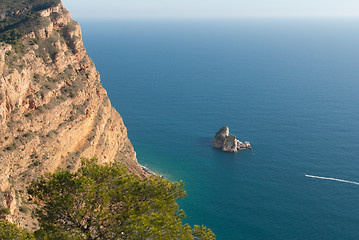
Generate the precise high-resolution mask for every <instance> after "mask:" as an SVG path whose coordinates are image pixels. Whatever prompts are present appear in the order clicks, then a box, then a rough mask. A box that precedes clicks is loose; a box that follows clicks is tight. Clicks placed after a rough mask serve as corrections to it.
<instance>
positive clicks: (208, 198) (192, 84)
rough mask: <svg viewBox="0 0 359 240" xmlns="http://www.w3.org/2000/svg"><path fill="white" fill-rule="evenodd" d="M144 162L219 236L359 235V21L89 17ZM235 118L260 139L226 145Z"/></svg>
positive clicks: (94, 48)
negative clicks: (173, 184) (222, 137)
mask: <svg viewBox="0 0 359 240" xmlns="http://www.w3.org/2000/svg"><path fill="white" fill-rule="evenodd" d="M79 23H80V25H81V26H82V32H83V38H84V42H85V47H86V49H87V52H88V54H89V55H90V57H91V58H92V59H93V61H94V62H95V65H96V67H97V69H98V71H99V72H100V74H101V81H102V85H103V86H104V88H105V89H106V90H107V91H108V95H109V98H110V100H111V102H112V105H113V106H114V107H115V109H116V110H117V111H118V112H119V113H120V114H121V116H122V117H123V119H124V122H125V125H126V127H127V129H128V135H129V138H130V140H131V142H132V143H133V145H134V148H135V150H136V152H137V157H138V161H139V163H140V164H142V165H144V166H146V167H148V168H149V169H151V170H153V171H155V172H156V173H158V174H161V175H163V176H165V177H166V178H168V179H170V180H173V181H181V180H182V181H183V182H184V184H185V190H186V192H187V194H188V197H186V198H184V199H181V200H179V201H178V203H179V205H180V208H181V209H183V210H184V211H185V213H186V214H187V217H186V218H185V219H184V220H183V221H184V223H188V224H190V225H191V226H193V225H205V226H207V227H209V228H210V229H211V230H212V231H213V232H214V233H215V234H216V236H217V239H219V240H237V239H238V240H242V239H243V240H261V239H263V240H264V239H265V240H276V239H278V240H288V239H298V240H306V239H308V240H352V239H353V240H357V239H359V185H358V183H359V31H358V29H359V19H354V18H353V19H350V18H347V19H340V18H337V19H227V20H214V19H208V20H205V19H202V20H198V19H197V20H196V19H194V20H140V19H138V20H116V21H79ZM222 126H228V127H229V128H230V131H231V133H232V134H234V135H236V136H237V138H238V139H239V140H241V141H250V143H251V144H252V146H253V150H252V151H250V150H243V151H240V152H238V153H227V152H222V151H220V150H218V149H213V148H212V147H211V144H212V140H213V137H214V134H215V133H216V132H217V131H218V130H219V129H220V128H221V127H222Z"/></svg>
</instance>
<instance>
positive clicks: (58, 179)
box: [28, 159, 215, 240]
mask: <svg viewBox="0 0 359 240" xmlns="http://www.w3.org/2000/svg"><path fill="white" fill-rule="evenodd" d="M28 193H29V194H30V195H31V196H32V197H33V198H34V200H35V202H37V203H38V204H39V206H41V207H39V208H38V209H37V210H36V216H37V218H38V220H39V222H40V226H41V229H40V230H39V231H37V232H36V236H42V237H43V238H41V239H123V240H127V239H133V240H137V239H165V240H170V239H181V240H186V239H199V240H200V239H202V240H207V239H208V240H212V239H215V237H214V234H213V233H212V232H211V231H210V230H209V229H207V228H205V227H199V226H195V227H194V229H191V227H190V226H188V225H187V224H186V225H183V224H182V221H181V220H182V219H183V218H184V217H185V214H184V212H183V210H180V209H179V206H178V204H177V203H176V200H178V199H180V198H183V197H185V196H186V193H185V191H184V189H183V183H182V182H179V183H177V182H170V181H168V180H166V179H162V178H160V177H158V176H151V177H148V178H145V179H142V178H140V177H139V176H136V175H133V174H130V173H128V172H127V170H126V168H125V167H124V166H123V165H121V164H119V163H118V162H115V163H112V164H105V165H98V164H97V161H96V159H91V160H88V159H83V161H82V166H81V168H80V169H79V170H78V171H77V172H75V173H70V172H69V171H65V170H59V171H57V172H55V173H54V174H47V175H45V176H44V177H41V178H40V179H38V180H37V181H35V182H33V183H32V184H31V186H30V187H29V190H28ZM60 235H61V236H60ZM44 236H45V237H44ZM53 236H57V237H56V238H53ZM46 237H47V238H46ZM39 239H40V238H39Z"/></svg>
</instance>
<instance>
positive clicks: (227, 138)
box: [212, 126, 252, 152]
mask: <svg viewBox="0 0 359 240" xmlns="http://www.w3.org/2000/svg"><path fill="white" fill-rule="evenodd" d="M212 147H213V148H221V149H222V151H224V152H237V151H238V150H243V149H250V150H252V147H251V144H250V143H249V142H244V143H243V142H241V141H239V140H238V139H237V138H236V136H234V135H229V128H228V127H227V126H224V127H222V128H221V129H219V131H218V132H217V133H216V134H215V135H214V139H213V144H212Z"/></svg>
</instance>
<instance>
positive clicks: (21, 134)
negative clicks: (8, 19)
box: [0, 1, 144, 229]
mask: <svg viewBox="0 0 359 240" xmlns="http://www.w3.org/2000/svg"><path fill="white" fill-rule="evenodd" d="M15 2H16V1H15ZM22 12H23V11H22ZM20 13H21V11H20ZM12 14H14V13H12ZM15 14H16V12H15ZM3 15H4V14H3ZM4 16H5V15H4ZM30 18H32V21H35V20H36V21H38V22H39V24H38V25H36V26H34V27H31V28H30V29H29V28H24V29H26V31H25V32H24V31H23V32H22V33H21V34H19V35H14V34H13V35H14V36H15V40H14V37H13V35H11V34H12V33H11V32H10V33H7V34H8V36H10V37H9V38H6V37H3V38H2V39H10V40H9V41H4V40H3V42H2V43H0V44H1V46H0V169H1V171H0V210H1V209H2V208H8V209H10V214H9V215H7V216H6V218H7V220H9V221H12V222H19V223H20V224H22V225H23V226H26V225H27V226H26V227H28V228H30V229H31V228H32V227H35V225H34V226H32V225H31V226H30V225H28V224H30V223H33V221H32V220H31V219H30V217H29V215H30V214H29V213H28V211H27V201H26V194H25V191H26V190H25V188H26V186H27V184H28V183H29V182H30V181H31V180H33V179H34V178H36V177H38V176H39V175H41V174H44V173H45V172H49V171H50V172H53V171H54V170H56V169H57V168H58V167H61V168H67V169H70V170H75V169H77V168H78V167H79V164H80V158H81V157H82V156H83V157H93V156H96V157H97V158H98V159H99V162H102V163H103V162H109V161H113V160H115V159H118V160H119V161H122V162H123V163H124V164H125V165H126V166H127V167H128V169H129V170H130V171H131V172H133V173H135V174H139V175H144V172H143V170H142V168H141V166H140V165H139V164H138V163H137V160H136V154H135V152H134V149H133V147H132V145H131V142H130V140H129V139H128V137H127V130H126V127H125V126H124V123H123V121H122V118H121V116H120V115H119V114H118V113H117V112H116V110H115V109H114V108H113V107H112V106H111V103H110V101H109V99H108V97H107V93H106V91H105V90H104V89H103V88H102V86H101V84H100V75H99V73H98V72H97V71H96V68H95V66H94V64H93V62H92V61H91V59H90V58H89V57H88V55H87V54H86V50H85V48H84V45H83V42H82V38H81V30H80V26H79V25H78V24H77V23H76V22H75V21H73V20H72V19H71V15H70V13H69V12H68V11H67V10H66V9H64V7H63V6H62V4H61V3H57V4H53V5H52V6H51V7H50V8H45V9H41V10H35V11H33V12H32V13H31V16H30ZM33 18H35V19H33ZM25 20H26V19H25ZM21 21H23V22H24V20H21ZM25 25H26V21H25ZM14 26H15V27H16V24H15V25H14V24H12V27H13V28H12V30H11V31H13V32H14ZM3 29H5V30H7V29H10V28H6V27H5V28H3ZM5 30H4V31H5ZM7 31H8V30H7ZM15 32H16V29H15ZM16 36H18V37H17V38H16ZM8 43H12V44H8Z"/></svg>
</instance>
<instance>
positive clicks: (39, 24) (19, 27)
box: [0, 0, 61, 45]
mask: <svg viewBox="0 0 359 240" xmlns="http://www.w3.org/2000/svg"><path fill="white" fill-rule="evenodd" d="M60 2H61V1H60V0H31V1H25V0H22V1H13V0H3V1H1V2H0V42H5V43H8V44H13V45H16V44H18V41H19V40H20V39H21V38H22V37H23V36H24V35H25V34H27V33H28V32H31V31H33V30H34V27H35V26H36V28H38V29H41V28H43V27H44V26H46V25H47V24H48V22H47V21H46V20H45V19H44V18H42V17H41V16H40V15H39V14H37V12H38V11H40V10H43V9H47V8H50V7H52V6H54V5H56V4H59V3H60Z"/></svg>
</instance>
